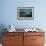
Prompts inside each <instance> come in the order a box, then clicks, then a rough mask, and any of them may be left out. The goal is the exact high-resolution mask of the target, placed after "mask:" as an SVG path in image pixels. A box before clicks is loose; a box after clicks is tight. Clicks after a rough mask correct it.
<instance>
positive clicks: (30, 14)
mask: <svg viewBox="0 0 46 46" xmlns="http://www.w3.org/2000/svg"><path fill="white" fill-rule="evenodd" d="M17 19H18V20H33V19H34V7H18V8H17Z"/></svg>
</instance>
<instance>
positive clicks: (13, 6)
mask: <svg viewBox="0 0 46 46" xmlns="http://www.w3.org/2000/svg"><path fill="white" fill-rule="evenodd" d="M17 7H34V20H17ZM9 24H13V25H14V26H15V27H16V28H29V27H33V28H34V27H39V28H42V29H43V30H44V31H45V32H46V0H0V25H3V26H2V27H6V26H8V25H9Z"/></svg>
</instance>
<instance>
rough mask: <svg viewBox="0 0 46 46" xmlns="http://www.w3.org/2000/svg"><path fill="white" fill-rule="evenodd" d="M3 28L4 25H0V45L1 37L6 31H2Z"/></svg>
mask: <svg viewBox="0 0 46 46" xmlns="http://www.w3.org/2000/svg"><path fill="white" fill-rule="evenodd" d="M4 28H6V26H5V25H4V24H0V43H2V36H3V34H2V33H3V32H6V30H4Z"/></svg>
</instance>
